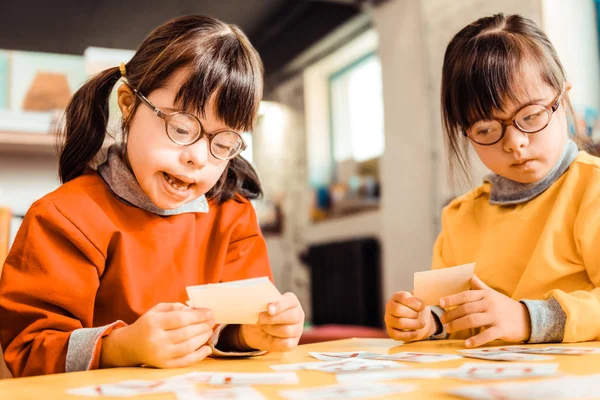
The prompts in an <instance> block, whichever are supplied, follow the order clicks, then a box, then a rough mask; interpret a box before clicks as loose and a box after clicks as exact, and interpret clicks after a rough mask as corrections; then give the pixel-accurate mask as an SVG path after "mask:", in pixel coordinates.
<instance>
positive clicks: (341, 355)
mask: <svg viewBox="0 0 600 400" xmlns="http://www.w3.org/2000/svg"><path fill="white" fill-rule="evenodd" d="M308 354H310V355H311V356H312V357H314V358H316V359H317V360H321V361H336V360H340V359H347V358H367V359H368V358H373V357H374V356H380V355H382V354H377V353H370V352H368V351H335V352H327V353H321V352H315V351H309V352H308Z"/></svg>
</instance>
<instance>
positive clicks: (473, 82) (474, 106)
mask: <svg viewBox="0 0 600 400" xmlns="http://www.w3.org/2000/svg"><path fill="white" fill-rule="evenodd" d="M524 61H530V62H532V63H534V64H535V65H536V66H537V68H538V70H539V72H540V76H541V78H542V80H543V81H544V82H545V83H546V84H548V85H549V86H551V87H552V88H554V90H555V91H556V93H557V94H558V93H559V92H560V91H561V89H562V88H563V84H564V83H565V82H566V80H567V78H566V74H565V70H564V68H563V66H562V64H561V62H560V60H559V58H558V55H557V53H556V50H555V49H554V46H553V45H552V43H550V40H549V39H548V37H547V36H546V34H545V33H544V32H543V31H542V30H541V29H540V28H539V27H538V26H537V25H536V24H535V23H534V22H533V21H531V20H530V19H527V18H525V17H522V16H520V15H509V16H504V15H503V14H496V15H493V16H491V17H484V18H480V19H478V20H477V21H475V22H473V23H471V24H470V25H467V26H466V27H465V28H463V29H462V30H461V31H460V32H458V33H457V34H456V35H455V36H454V38H452V40H451V41H450V44H448V47H447V48H446V54H445V55H444V66H443V68H442V90H441V109H442V122H443V127H444V130H445V133H446V135H445V141H446V152H447V154H448V163H449V166H450V174H451V179H452V180H453V183H454V181H455V180H456V174H455V173H454V172H456V168H457V167H459V169H460V172H461V175H462V176H463V177H465V178H467V180H469V166H470V163H469V158H468V151H467V150H468V142H467V140H465V137H464V132H465V130H466V129H467V128H468V127H469V126H470V125H472V124H473V123H475V122H477V121H478V120H482V119H491V118H493V117H494V114H496V113H498V112H501V111H502V110H503V109H505V107H506V106H507V104H509V103H518V102H519V98H522V97H521V96H522V95H523V94H525V93H523V90H524V86H525V85H523V84H522V83H521V82H520V79H522V78H521V75H520V72H521V71H522V67H523V64H524ZM565 101H566V102H567V105H568V109H569V111H570V113H571V117H572V118H574V113H573V108H572V105H571V103H570V101H569V99H568V96H567V94H566V93H565Z"/></svg>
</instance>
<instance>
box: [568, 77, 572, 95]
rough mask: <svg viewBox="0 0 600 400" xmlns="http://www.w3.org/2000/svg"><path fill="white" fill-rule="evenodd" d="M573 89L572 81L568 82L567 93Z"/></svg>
mask: <svg viewBox="0 0 600 400" xmlns="http://www.w3.org/2000/svg"><path fill="white" fill-rule="evenodd" d="M572 88H573V84H572V83H571V81H569V80H567V93H568V92H570V91H571V89H572Z"/></svg>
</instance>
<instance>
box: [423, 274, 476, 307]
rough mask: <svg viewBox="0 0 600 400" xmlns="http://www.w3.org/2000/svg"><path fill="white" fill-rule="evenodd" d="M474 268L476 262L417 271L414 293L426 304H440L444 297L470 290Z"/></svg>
mask: <svg viewBox="0 0 600 400" xmlns="http://www.w3.org/2000/svg"><path fill="white" fill-rule="evenodd" d="M474 269H475V263H471V264H464V265H459V266H457V267H451V268H442V269H436V270H432V271H423V272H416V273H415V278H414V292H413V294H414V296H415V297H416V298H418V299H420V300H421V301H423V303H425V305H428V306H435V305H438V304H439V301H440V299H441V298H442V297H446V296H450V295H452V294H456V293H460V292H464V291H466V290H469V289H470V287H471V277H473V271H474Z"/></svg>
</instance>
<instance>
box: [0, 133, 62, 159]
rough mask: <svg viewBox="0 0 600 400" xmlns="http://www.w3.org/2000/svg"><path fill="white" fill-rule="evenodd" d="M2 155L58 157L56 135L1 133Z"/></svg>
mask: <svg viewBox="0 0 600 400" xmlns="http://www.w3.org/2000/svg"><path fill="white" fill-rule="evenodd" d="M0 153H3V154H44V155H53V156H56V135H53V134H49V133H24V132H0Z"/></svg>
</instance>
